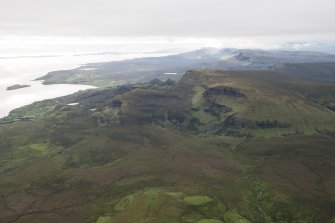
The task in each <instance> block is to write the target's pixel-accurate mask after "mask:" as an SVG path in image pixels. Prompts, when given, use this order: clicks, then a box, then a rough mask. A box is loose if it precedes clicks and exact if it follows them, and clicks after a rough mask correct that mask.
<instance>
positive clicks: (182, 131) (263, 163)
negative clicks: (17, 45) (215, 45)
mask: <svg viewBox="0 0 335 223" xmlns="http://www.w3.org/2000/svg"><path fill="white" fill-rule="evenodd" d="M315 86H319V87H315ZM333 89H334V84H333V83H323V82H310V81H307V80H303V79H294V78H292V77H288V76H285V75H279V74H276V73H272V72H269V71H219V70H193V71H189V72H187V73H186V74H185V76H184V77H183V78H182V79H181V80H180V81H179V82H177V83H174V82H173V81H167V82H160V81H158V80H154V81H151V82H149V83H146V84H135V85H127V86H122V87H119V88H110V89H104V90H89V91H85V92H79V93H77V94H74V95H71V96H67V97H62V98H58V99H54V100H46V101H43V102H38V103H34V104H32V105H29V106H26V107H23V108H20V109H18V110H15V111H13V112H12V113H11V114H10V116H9V117H8V118H7V119H6V120H3V123H4V124H1V125H0V195H1V202H0V222H20V223H23V222H87V223H89V222H92V223H115V222H116V223H128V222H129V223H133V222H138V223H140V222H141V223H144V222H146V223H156V222H157V223H158V222H159V223H161V222H169V223H171V222H185V223H186V222H192V223H193V222H196V223H220V222H221V223H222V222H224V223H238V222H239V223H241V222H242V223H249V222H253V223H258V222H259V223H261V222H266V223H267V222H292V223H293V222H295V223H298V222H299V223H309V222H313V223H319V222H320V223H321V222H322V223H323V222H325V223H332V222H334V221H335V215H334V213H335V190H334V187H335V173H334V171H333V170H334V168H335V159H334V157H335V150H334V148H333V147H334V144H335V138H334V132H335V113H334V111H332V110H331V109H329V107H327V105H326V104H325V103H324V101H325V100H328V101H333V100H334V97H335V96H334V94H332V91H333Z"/></svg>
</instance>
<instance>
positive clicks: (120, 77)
mask: <svg viewBox="0 0 335 223" xmlns="http://www.w3.org/2000/svg"><path fill="white" fill-rule="evenodd" d="M311 62H335V55H332V54H326V53H318V52H308V51H265V50H239V49H216V48H204V49H200V50H196V51H192V52H187V53H181V54H176V55H170V56H165V57H148V58H137V59H131V60H124V61H114V62H106V63H94V64H87V65H84V66H81V67H79V68H76V69H72V70H61V71H53V72H50V73H48V74H46V75H45V76H42V77H40V78H38V80H44V84H59V83H71V84H89V85H94V86H98V87H106V86H116V85H120V84H123V83H138V82H147V81H150V80H152V79H155V78H157V79H160V80H167V79H173V80H179V79H180V78H181V77H182V76H183V74H184V73H185V72H186V71H187V70H190V69H195V68H202V69H203V68H211V69H224V70H264V69H268V68H269V67H270V66H272V65H274V64H278V63H311Z"/></svg>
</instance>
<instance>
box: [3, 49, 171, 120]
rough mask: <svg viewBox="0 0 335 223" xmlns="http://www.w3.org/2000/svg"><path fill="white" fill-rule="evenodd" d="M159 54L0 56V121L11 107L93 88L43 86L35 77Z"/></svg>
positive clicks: (157, 54)
mask: <svg viewBox="0 0 335 223" xmlns="http://www.w3.org/2000/svg"><path fill="white" fill-rule="evenodd" d="M161 55H165V54H160V53H152V54H148V53H145V54H143V53H135V54H134V53H117V54H115V53H104V54H101V55H99V54H98V55H94V54H84V55H82V54H81V55H77V54H66V55H49V56H48V55H43V56H13V55H11V56H7V57H6V56H3V55H0V118H2V117H5V116H7V115H8V114H9V112H10V111H11V110H13V109H15V108H19V107H21V106H24V105H28V104H31V103H33V102H35V101H41V100H44V99H51V98H56V97H60V96H65V95H69V94H72V93H75V92H77V91H81V90H87V89H90V88H94V86H88V85H73V84H54V85H43V81H35V79H36V78H38V77H41V76H43V75H45V74H47V73H48V72H50V71H55V70H64V69H65V70H66V69H73V68H77V67H79V66H81V65H84V64H86V63H93V62H107V61H118V60H124V59H131V58H140V57H146V56H161ZM16 84H19V85H30V87H26V88H20V89H16V90H7V87H9V86H12V85H16Z"/></svg>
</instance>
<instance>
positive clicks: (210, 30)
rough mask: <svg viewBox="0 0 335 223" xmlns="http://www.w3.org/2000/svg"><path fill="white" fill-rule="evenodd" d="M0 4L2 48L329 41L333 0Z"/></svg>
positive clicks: (11, 0) (31, 0)
mask: <svg viewBox="0 0 335 223" xmlns="http://www.w3.org/2000/svg"><path fill="white" fill-rule="evenodd" d="M0 6H1V7H0V44H1V42H2V46H4V45H6V44H7V45H8V42H10V43H13V42H14V45H15V44H16V45H17V44H20V43H22V41H25V44H28V45H29V44H30V43H31V42H32V41H35V42H42V43H43V41H49V43H50V42H56V43H57V41H58V42H61V41H63V43H64V42H68V43H70V42H72V44H77V45H78V43H80V42H81V41H82V42H85V44H87V43H88V44H90V42H101V41H105V42H108V41H114V42H115V41H121V42H123V43H129V42H132V41H133V42H134V41H137V42H143V41H144V42H145V41H147V42H150V41H153V42H155V43H157V42H165V43H167V44H168V43H170V42H174V43H176V42H184V43H185V42H187V43H189V42H192V41H193V42H197V41H198V42H200V43H201V42H206V43H208V42H211V43H213V44H212V45H215V43H217V42H226V43H227V45H231V46H233V47H234V46H236V45H239V44H240V45H241V44H242V46H246V47H248V46H258V45H259V44H258V43H260V42H263V43H266V44H268V45H267V46H269V45H271V44H272V45H273V44H274V43H275V42H276V41H277V42H278V41H279V40H282V41H284V40H285V41H326V42H327V41H334V40H335V25H334V24H335V16H334V10H335V1H334V0H280V1H279V0H57V1H55V0H0ZM20 38H21V39H20ZM15 41H17V42H15ZM20 41H21V42H20ZM29 41H30V42H29ZM257 44H258V45H257ZM200 45H201V44H200ZM263 45H264V44H263ZM0 47H1V45H0ZM263 47H266V46H263Z"/></svg>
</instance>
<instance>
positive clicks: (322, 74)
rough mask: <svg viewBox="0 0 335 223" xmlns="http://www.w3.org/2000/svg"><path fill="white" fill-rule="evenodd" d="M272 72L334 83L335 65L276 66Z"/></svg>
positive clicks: (290, 64)
mask: <svg viewBox="0 0 335 223" xmlns="http://www.w3.org/2000/svg"><path fill="white" fill-rule="evenodd" d="M271 69H272V70H273V71H276V72H279V73H284V74H290V75H293V76H296V77H301V78H305V79H310V80H323V81H335V63H333V62H331V63H295V64H292V63H287V64H276V65H274V66H273V67H272V68H271Z"/></svg>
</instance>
